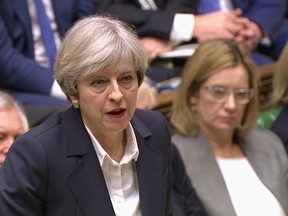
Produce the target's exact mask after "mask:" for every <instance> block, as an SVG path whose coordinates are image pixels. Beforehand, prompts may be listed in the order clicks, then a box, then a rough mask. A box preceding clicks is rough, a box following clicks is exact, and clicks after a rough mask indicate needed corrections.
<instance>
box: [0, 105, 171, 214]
mask: <svg viewBox="0 0 288 216" xmlns="http://www.w3.org/2000/svg"><path fill="white" fill-rule="evenodd" d="M131 124H132V127H133V129H134V131H135V135H136V139H137V142H138V147H139V157H138V160H137V162H136V170H137V176H138V184H139V195H140V207H141V211H142V214H143V215H147V216H151V215H165V214H167V212H168V207H169V203H168V202H169V200H170V199H169V197H170V189H171V187H172V176H171V173H170V171H171V169H170V165H171V164H170V162H171V156H170V155H171V152H170V151H171V150H170V149H171V142H170V131H169V126H168V124H167V122H166V121H165V118H164V117H163V116H162V115H161V114H159V113H158V112H155V111H143V110H142V111H141V110H138V111H136V114H135V115H134V117H133V119H132V121H131ZM16 194H17V195H16ZM15 196H16V197H17V198H16V197H15ZM0 215H5V216H9V215H29V216H32V215H37V216H39V215H53V216H57V215H67V216H68V215H69V216H72V215H115V214H114V211H113V207H112V203H111V201H110V197H109V194H108V190H107V187H106V184H105V180H104V177H103V173H102V170H101V167H100V164H99V160H98V158H97V154H96V153H95V150H94V147H93V145H92V142H91V139H90V137H89V135H88V133H87V131H86V129H85V127H84V124H83V122H82V118H81V115H80V112H79V111H78V110H75V109H74V108H72V107H71V108H70V109H68V110H67V111H65V112H63V113H61V114H59V115H56V116H55V117H54V118H52V119H50V120H49V121H46V122H45V123H43V124H42V125H41V126H39V127H37V128H34V129H32V130H31V131H30V132H28V133H27V134H25V135H23V136H22V137H20V138H19V139H18V140H17V141H16V142H15V143H14V144H13V145H12V147H11V149H10V150H9V154H8V156H7V158H6V160H5V164H4V165H3V167H2V168H1V169H0Z"/></svg>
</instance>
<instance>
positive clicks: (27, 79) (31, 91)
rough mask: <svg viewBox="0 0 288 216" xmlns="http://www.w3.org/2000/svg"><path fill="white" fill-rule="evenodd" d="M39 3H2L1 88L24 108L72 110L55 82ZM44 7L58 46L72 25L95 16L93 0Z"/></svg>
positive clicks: (69, 0)
mask: <svg viewBox="0 0 288 216" xmlns="http://www.w3.org/2000/svg"><path fill="white" fill-rule="evenodd" d="M36 2H37V3H39V2H41V0H40V1H39V0H37V1H34V0H24V1H23V0H15V1H10V0H2V1H0V32H1V35H0V86H1V87H0V88H1V89H2V90H4V91H8V92H9V93H10V94H11V95H13V97H14V98H15V99H17V101H18V102H19V103H21V104H23V105H45V106H46V105H47V106H50V105H52V106H55V105H56V106H61V107H63V106H65V107H68V105H69V103H68V100H67V99H66V96H65V95H64V94H63V93H62V91H61V89H60V87H59V86H58V84H57V83H56V82H55V81H54V72H53V68H52V67H53V63H52V62H51V61H52V60H51V59H49V58H48V54H47V52H46V47H45V45H46V44H45V43H44V40H43V37H42V33H41V30H40V29H41V28H40V22H39V21H38V18H39V17H40V16H38V15H37V12H38V10H37V8H38V7H37V8H36ZM44 7H45V8H44V11H45V12H47V15H48V19H49V20H47V21H48V22H49V23H51V27H52V31H53V32H52V34H53V36H52V37H53V39H54V41H55V44H54V45H55V46H58V45H59V44H60V42H61V39H62V37H63V36H64V35H65V33H66V31H67V30H68V28H69V27H70V26H71V24H72V23H74V22H75V21H76V20H78V19H80V18H82V17H84V16H87V15H92V14H94V13H95V9H94V3H93V0H63V1H44ZM51 27H50V30H51ZM52 41H53V40H52ZM51 44H53V43H51ZM51 46H52V45H51ZM54 54H55V53H54ZM50 63H51V64H50Z"/></svg>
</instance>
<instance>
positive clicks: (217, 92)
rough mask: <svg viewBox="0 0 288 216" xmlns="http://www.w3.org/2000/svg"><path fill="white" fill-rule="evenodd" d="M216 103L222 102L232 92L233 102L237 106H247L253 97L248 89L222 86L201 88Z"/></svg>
mask: <svg viewBox="0 0 288 216" xmlns="http://www.w3.org/2000/svg"><path fill="white" fill-rule="evenodd" d="M202 87H203V88H204V89H206V90H207V91H208V92H209V93H210V95H211V96H212V97H213V99H215V101H217V102H224V101H225V100H226V99H227V97H228V95H229V94H230V93H231V92H232V93H233V95H234V98H235V101H236V102H237V103H239V104H247V103H248V102H249V101H250V100H251V98H252V97H253V94H254V91H253V89H249V88H238V89H230V88H226V87H222V86H207V85H203V86H202Z"/></svg>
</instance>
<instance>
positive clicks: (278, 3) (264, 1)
mask: <svg viewBox="0 0 288 216" xmlns="http://www.w3.org/2000/svg"><path fill="white" fill-rule="evenodd" d="M235 6H236V7H240V8H242V10H243V13H244V14H243V15H244V16H245V17H248V18H249V19H251V20H252V21H254V22H256V23H257V24H258V25H259V26H261V27H262V28H263V29H264V30H265V31H266V32H267V33H268V34H269V36H270V37H271V39H273V38H275V37H277V34H278V31H279V28H280V26H281V24H282V22H283V21H284V17H285V8H286V7H285V2H284V1H283V0H273V1H271V0H261V1H253V0H250V1H242V2H241V1H239V0H235Z"/></svg>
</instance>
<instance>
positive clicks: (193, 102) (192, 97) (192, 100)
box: [189, 94, 198, 106]
mask: <svg viewBox="0 0 288 216" xmlns="http://www.w3.org/2000/svg"><path fill="white" fill-rule="evenodd" d="M197 99H198V98H197V95H195V94H194V95H190V98H189V100H190V104H191V105H192V106H196V104H197Z"/></svg>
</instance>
